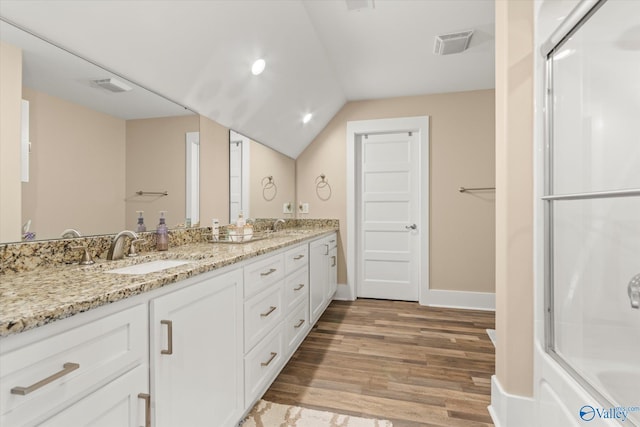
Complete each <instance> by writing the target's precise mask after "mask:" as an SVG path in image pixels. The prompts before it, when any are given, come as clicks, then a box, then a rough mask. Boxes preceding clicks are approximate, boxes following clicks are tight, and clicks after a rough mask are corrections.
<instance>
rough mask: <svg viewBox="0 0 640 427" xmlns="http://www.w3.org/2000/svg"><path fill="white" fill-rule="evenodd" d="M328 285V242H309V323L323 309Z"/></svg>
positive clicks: (321, 240) (315, 319)
mask: <svg viewBox="0 0 640 427" xmlns="http://www.w3.org/2000/svg"><path fill="white" fill-rule="evenodd" d="M328 287H329V244H328V242H327V241H326V239H320V240H316V241H315V242H311V243H310V244H309V295H310V297H309V298H310V309H311V324H312V325H313V324H314V323H315V322H316V321H317V320H318V318H319V317H320V315H321V314H322V310H324V306H325V303H326V301H327V294H328Z"/></svg>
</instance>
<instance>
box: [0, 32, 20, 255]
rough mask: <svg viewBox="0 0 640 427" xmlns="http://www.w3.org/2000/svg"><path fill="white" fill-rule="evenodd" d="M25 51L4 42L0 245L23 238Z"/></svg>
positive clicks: (0, 52)
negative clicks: (22, 144) (22, 118)
mask: <svg viewBox="0 0 640 427" xmlns="http://www.w3.org/2000/svg"><path fill="white" fill-rule="evenodd" d="M21 92H22V51H21V50H20V49H18V48H17V47H14V46H11V45H8V44H5V43H2V42H0V242H16V241H19V240H20V239H21V237H22V227H21V226H22V221H21V217H20V206H21V187H20V132H21V130H20V123H21V107H20V102H21Z"/></svg>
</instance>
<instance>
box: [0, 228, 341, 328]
mask: <svg viewBox="0 0 640 427" xmlns="http://www.w3.org/2000/svg"><path fill="white" fill-rule="evenodd" d="M334 231H337V228H335V227H321V228H313V229H289V230H285V231H282V232H278V233H274V234H273V235H272V236H271V237H269V238H267V239H263V240H258V241H255V242H249V243H243V244H224V243H192V244H187V245H183V246H177V247H170V248H169V250H168V251H167V252H150V253H146V254H143V255H140V256H138V257H136V258H128V259H123V260H118V261H105V260H97V261H96V263H95V264H93V265H90V266H79V265H77V264H71V265H64V264H62V265H59V266H56V267H46V268H44V267H43V268H39V269H36V270H33V271H29V272H21V273H13V274H5V275H3V276H2V277H1V278H0V307H1V310H0V337H6V336H9V335H12V334H16V333H19V332H23V331H26V330H29V329H33V328H36V327H38V326H42V325H46V324H47V323H51V322H53V321H55V320H59V319H64V318H66V317H69V316H73V315H74V314H77V313H81V312H83V311H87V310H90V309H93V308H96V307H100V306H102V305H105V304H109V303H112V302H115V301H119V300H122V299H125V298H128V297H131V296H134V295H139V294H142V293H144V292H147V291H150V290H153V289H158V288H161V287H163V286H165V285H168V284H171V283H175V282H178V281H181V280H184V279H187V278H189V277H192V276H195V275H198V274H201V273H205V272H207V271H212V270H215V269H218V268H222V267H226V266H228V265H232V264H235V263H237V262H240V261H244V260H247V259H250V258H253V257H256V256H259V255H263V254H266V253H269V252H272V251H275V250H277V249H280V248H284V247H286V246H290V245H294V244H296V243H300V242H303V241H304V240H307V239H311V238H316V237H320V236H323V235H325V234H328V233H331V232H334ZM162 259H179V260H186V261H189V263H188V264H184V265H180V266H177V267H172V268H169V269H165V270H162V271H158V272H153V273H148V274H140V275H129V274H127V275H123V274H113V273H107V271H108V270H113V269H116V268H121V267H126V266H130V265H133V264H140V263H144V262H149V261H155V260H162Z"/></svg>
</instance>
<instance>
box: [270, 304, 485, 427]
mask: <svg viewBox="0 0 640 427" xmlns="http://www.w3.org/2000/svg"><path fill="white" fill-rule="evenodd" d="M494 317H495V316H494V313H493V312H485V311H473V310H456V309H445V308H433V307H422V306H419V305H418V304H417V303H410V302H403V301H380V300H368V299H359V300H357V301H353V302H349V301H334V302H332V303H331V305H330V306H329V308H328V309H327V310H326V311H325V313H324V314H323V315H322V317H321V318H320V320H319V321H318V323H317V325H316V327H315V328H314V329H313V330H312V331H311V332H310V334H309V335H308V336H307V338H306V340H305V341H304V342H303V343H302V345H301V346H300V348H299V349H298V351H297V352H296V353H295V354H294V355H293V357H292V358H291V360H290V361H289V363H288V364H287V366H286V367H285V368H284V369H283V370H282V372H281V373H280V375H279V376H278V378H277V379H276V381H275V382H274V383H273V384H272V386H271V388H270V389H269V390H268V391H267V392H266V393H265V395H264V397H263V398H264V399H265V400H268V401H272V402H277V403H283V404H290V405H298V406H303V407H307V408H313V409H319V410H325V411H332V412H338V413H344V414H350V415H355V416H361V417H369V418H383V419H388V420H391V421H392V422H393V425H394V427H418V426H491V425H493V424H492V422H491V417H490V416H489V413H488V411H487V405H489V403H490V393H491V385H490V378H491V375H492V374H493V373H494V357H495V356H494V353H495V352H494V347H493V345H492V344H491V341H490V340H489V337H488V336H487V333H486V331H485V329H487V328H489V329H493V328H494Z"/></svg>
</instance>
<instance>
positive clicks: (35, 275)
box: [0, 226, 337, 427]
mask: <svg viewBox="0 0 640 427" xmlns="http://www.w3.org/2000/svg"><path fill="white" fill-rule="evenodd" d="M336 230H337V227H334V226H324V227H319V228H313V229H304V230H299V229H298V230H297V229H289V230H284V231H283V232H280V233H274V235H273V236H272V237H270V238H268V239H264V240H260V241H257V242H251V243H246V244H241V245H224V244H214V243H190V244H186V245H183V246H177V247H170V248H169V251H168V252H164V253H162V254H160V253H147V254H143V255H140V256H139V257H137V258H135V259H125V260H121V261H104V260H102V261H99V262H98V263H96V264H94V265H92V266H86V267H83V266H78V265H58V266H54V267H41V268H37V269H34V270H32V271H28V272H20V273H12V272H6V271H5V273H4V274H3V276H2V283H1V284H0V292H1V294H0V295H2V313H0V412H1V414H0V425H3V426H5V425H6V426H15V425H36V424H37V425H71V424H76V425H77V424H82V425H93V426H100V425H103V426H113V425H118V426H140V425H144V426H151V425H153V426H156V427H160V426H176V425H189V426H201V425H202V426H204V425H207V426H211V425H216V426H234V425H237V424H238V422H239V421H241V420H242V418H243V416H244V415H245V414H246V413H247V412H248V411H249V410H250V409H251V407H252V406H253V405H254V403H255V402H256V401H257V400H258V399H259V398H260V397H261V396H262V394H263V393H264V392H265V391H266V389H267V388H268V387H269V386H270V384H271V383H272V382H273V380H274V379H275V377H276V376H277V375H278V373H279V372H280V370H281V369H282V368H283V367H284V365H285V364H286V362H287V361H288V360H289V358H290V357H291V355H292V354H293V353H294V352H295V350H296V349H297V347H298V346H299V345H300V343H301V342H302V340H303V339H304V338H305V337H306V335H307V334H308V333H309V331H310V329H311V325H312V323H313V322H315V321H316V320H317V318H318V317H319V315H320V314H321V313H322V312H323V311H324V310H325V309H326V307H327V306H328V304H329V302H330V301H331V299H332V298H333V294H334V293H335V288H336V271H337V270H336V268H337V267H336V264H337V262H336V261H337V260H336V255H335V247H336V240H337V238H336ZM177 261H182V263H181V262H177ZM313 295H317V296H318V297H314V296H313ZM318 298H319V299H318ZM312 306H313V307H314V308H313V313H312V311H311V307H312Z"/></svg>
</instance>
